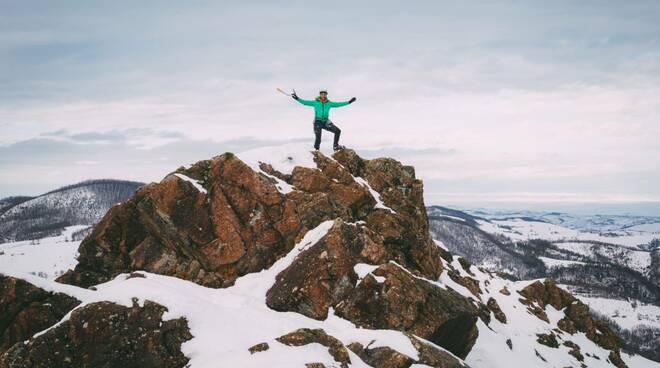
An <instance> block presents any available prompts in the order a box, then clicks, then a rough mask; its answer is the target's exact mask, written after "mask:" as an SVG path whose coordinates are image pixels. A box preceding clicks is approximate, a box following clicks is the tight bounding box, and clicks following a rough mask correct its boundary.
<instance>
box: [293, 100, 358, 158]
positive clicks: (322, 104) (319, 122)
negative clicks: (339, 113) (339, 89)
mask: <svg viewBox="0 0 660 368" xmlns="http://www.w3.org/2000/svg"><path fill="white" fill-rule="evenodd" d="M291 97H293V99H294V100H296V101H298V102H300V103H301V104H303V105H305V106H314V135H316V140H315V141H314V148H315V149H316V150H318V149H319V148H320V147H321V130H323V129H325V130H327V131H329V132H333V133H335V140H334V145H333V148H334V150H335V151H337V150H340V149H342V148H344V146H340V145H339V135H341V129H339V127H337V126H336V125H335V124H333V123H332V121H330V119H328V113H329V112H330V109H331V108H333V107H342V106H346V105H348V104H351V103H353V102H355V97H353V98H351V99H350V100H348V101H344V102H333V101H330V100H328V91H326V90H321V91H319V96H318V97H317V98H316V99H314V100H303V99H302V98H300V97H298V95H296V93H295V92H293V94H291Z"/></svg>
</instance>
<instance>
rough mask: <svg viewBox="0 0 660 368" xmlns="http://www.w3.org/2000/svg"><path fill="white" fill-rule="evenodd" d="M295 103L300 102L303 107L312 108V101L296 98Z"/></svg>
mask: <svg viewBox="0 0 660 368" xmlns="http://www.w3.org/2000/svg"><path fill="white" fill-rule="evenodd" d="M296 101H298V102H300V103H301V104H303V105H305V106H314V101H313V100H303V99H302V98H300V97H298V98H296Z"/></svg>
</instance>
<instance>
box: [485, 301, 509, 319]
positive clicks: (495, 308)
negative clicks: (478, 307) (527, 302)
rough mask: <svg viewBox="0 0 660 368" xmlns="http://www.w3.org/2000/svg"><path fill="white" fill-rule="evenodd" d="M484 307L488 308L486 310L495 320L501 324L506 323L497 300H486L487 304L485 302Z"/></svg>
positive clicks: (504, 315)
mask: <svg viewBox="0 0 660 368" xmlns="http://www.w3.org/2000/svg"><path fill="white" fill-rule="evenodd" d="M486 306H487V307H488V310H490V311H491V312H493V315H495V319H497V320H498V321H500V322H502V323H506V314H504V312H502V309H501V308H500V305H499V304H497V300H495V299H494V298H488V302H486Z"/></svg>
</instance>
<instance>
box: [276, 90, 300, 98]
mask: <svg viewBox="0 0 660 368" xmlns="http://www.w3.org/2000/svg"><path fill="white" fill-rule="evenodd" d="M276 89H277V92H279V93H281V94H283V95H285V96H289V97H291V94H290V93H286V92H284V91H282V89H281V88H276ZM292 91H293V94H294V95H295V94H296V90H295V89H292Z"/></svg>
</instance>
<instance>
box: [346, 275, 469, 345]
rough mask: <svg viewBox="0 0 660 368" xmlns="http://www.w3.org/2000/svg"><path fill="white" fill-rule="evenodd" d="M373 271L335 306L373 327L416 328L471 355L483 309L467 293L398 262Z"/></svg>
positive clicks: (420, 333)
mask: <svg viewBox="0 0 660 368" xmlns="http://www.w3.org/2000/svg"><path fill="white" fill-rule="evenodd" d="M372 274H373V275H375V276H378V277H383V278H384V281H383V282H379V281H377V280H376V278H374V277H373V276H371V275H367V276H366V277H365V278H364V279H363V280H361V282H360V283H359V284H358V285H357V286H356V287H355V289H354V290H353V291H352V292H351V293H350V294H349V295H348V296H347V297H346V298H345V299H344V300H343V301H342V302H340V303H338V304H337V305H336V307H335V309H336V310H335V312H336V314H337V315H339V316H340V317H342V318H345V319H348V320H349V321H351V322H353V323H355V324H357V325H358V326H362V327H365V328H372V329H381V328H382V329H394V330H400V331H405V332H409V333H412V334H414V335H416V336H419V337H421V338H424V339H426V340H429V341H431V342H433V343H435V344H436V345H438V346H441V347H443V348H445V349H447V350H449V351H450V352H452V353H454V354H455V355H457V356H458V357H461V358H463V357H465V356H467V354H468V352H469V351H470V349H471V348H472V345H474V342H475V341H476V338H477V335H478V330H477V327H476V321H477V315H478V310H477V309H476V308H475V307H474V306H473V305H472V304H471V303H470V302H469V301H468V300H467V299H466V298H465V297H463V296H462V295H460V294H458V293H457V292H455V291H453V290H444V289H441V288H439V287H437V286H435V285H433V284H431V283H429V282H427V281H424V280H420V279H419V278H417V277H415V276H414V275H412V274H410V273H409V272H408V271H406V270H404V269H402V268H401V267H400V266H398V265H396V264H394V263H388V264H385V265H382V266H380V267H379V268H377V269H376V270H374V271H373V272H372Z"/></svg>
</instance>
